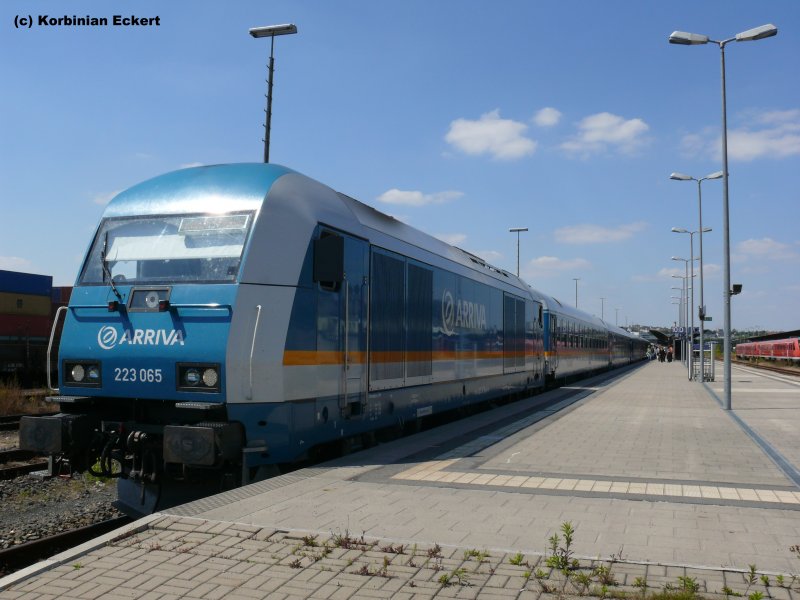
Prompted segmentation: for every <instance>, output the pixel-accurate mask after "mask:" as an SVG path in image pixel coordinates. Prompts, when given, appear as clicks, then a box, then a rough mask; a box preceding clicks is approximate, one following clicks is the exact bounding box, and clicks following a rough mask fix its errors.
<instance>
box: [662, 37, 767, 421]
mask: <svg viewBox="0 0 800 600" xmlns="http://www.w3.org/2000/svg"><path fill="white" fill-rule="evenodd" d="M777 33H778V28H777V27H775V25H772V24H771V23H769V24H767V25H762V26H761V27H756V28H754V29H748V30H747V31H743V32H741V33H737V34H736V36H735V37H732V38H728V39H726V40H722V41H717V40H711V39H709V38H708V36H707V35H701V34H697V33H687V32H685V31H673V32H672V35H670V36H669V43H670V44H680V45H684V46H694V45H697V44H707V43H709V42H711V43H712V44H716V45H717V46H719V51H720V65H721V71H722V228H723V242H722V248H723V254H724V258H725V267H724V277H723V284H722V285H723V289H722V297H723V300H724V302H723V305H724V309H725V315H724V323H723V330H724V332H725V354H724V357H723V361H724V362H723V370H724V377H725V394H724V398H723V408H724V409H725V410H730V409H731V244H730V224H729V221H728V115H727V106H726V104H727V103H726V97H725V45H726V44H728V43H730V42H734V41H735V42H749V41H755V40H762V39H764V38H768V37H772V36H774V35H777Z"/></svg>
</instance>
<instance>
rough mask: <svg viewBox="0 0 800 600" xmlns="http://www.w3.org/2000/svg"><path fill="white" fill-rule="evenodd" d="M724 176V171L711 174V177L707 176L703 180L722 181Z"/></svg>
mask: <svg viewBox="0 0 800 600" xmlns="http://www.w3.org/2000/svg"><path fill="white" fill-rule="evenodd" d="M722 175H723V173H722V171H717V172H716V173H711V175H706V176H705V177H703V179H720V178H722Z"/></svg>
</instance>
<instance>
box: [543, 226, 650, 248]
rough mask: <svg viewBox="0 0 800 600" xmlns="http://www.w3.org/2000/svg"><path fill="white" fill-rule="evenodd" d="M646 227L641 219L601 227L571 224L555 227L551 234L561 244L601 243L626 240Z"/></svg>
mask: <svg viewBox="0 0 800 600" xmlns="http://www.w3.org/2000/svg"><path fill="white" fill-rule="evenodd" d="M646 227H647V223H644V222H641V221H640V222H636V223H629V224H626V225H618V226H617V227H602V226H600V225H591V224H584V225H572V226H570V227H562V228H560V229H556V230H555V232H554V233H553V235H554V236H555V239H556V241H557V242H561V243H563V244H602V243H609V242H621V241H623V240H627V239H629V238H631V237H633V235H634V234H635V233H638V232H640V231H642V230H644V229H645V228H646Z"/></svg>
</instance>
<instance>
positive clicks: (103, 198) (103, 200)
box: [92, 190, 122, 206]
mask: <svg viewBox="0 0 800 600" xmlns="http://www.w3.org/2000/svg"><path fill="white" fill-rule="evenodd" d="M121 191H122V190H115V191H113V192H105V193H103V194H95V195H94V196H92V202H94V203H95V204H99V205H100V206H105V205H106V204H108V203H109V202H111V199H112V198H113V197H114V196H116V195H117V194H119V193H120V192H121Z"/></svg>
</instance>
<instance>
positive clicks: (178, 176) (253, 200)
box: [103, 163, 630, 335]
mask: <svg viewBox="0 0 800 600" xmlns="http://www.w3.org/2000/svg"><path fill="white" fill-rule="evenodd" d="M288 174H295V175H298V176H300V177H305V176H304V175H302V174H300V173H298V172H296V171H293V170H292V169H289V168H287V167H284V166H281V165H276V164H272V163H270V164H264V163H238V164H221V165H207V166H200V167H191V168H188V169H181V170H179V171H172V172H170V173H166V174H164V175H159V176H157V177H154V178H152V179H149V180H147V181H144V182H142V183H139V184H137V185H135V186H133V187H131V188H129V189H127V190H125V191H124V192H121V193H120V194H118V195H117V196H116V197H114V199H113V200H111V202H110V203H109V204H108V206H107V207H106V210H105V213H104V215H103V216H104V217H124V216H134V215H145V214H179V213H184V212H195V213H198V212H200V213H202V212H210V213H215V212H223V211H226V212H227V211H233V210H256V211H258V210H260V209H261V207H262V205H263V203H264V200H265V198H266V196H267V193H268V192H269V190H270V188H271V187H272V185H273V184H274V183H275V182H276V181H277V180H278V179H280V178H281V177H283V176H284V175H288ZM328 189H330V188H328ZM335 193H336V194H337V196H338V197H339V199H340V201H341V202H342V203H343V204H344V206H345V207H346V208H348V209H349V213H350V214H351V215H352V216H353V217H354V218H355V219H356V220H357V221H358V222H359V223H360V224H361V225H362V226H363V227H366V228H369V229H372V230H374V231H378V232H380V233H382V234H384V235H386V236H389V237H392V238H395V239H398V240H402V241H403V242H405V243H409V244H412V245H414V246H416V247H418V248H420V249H422V250H425V251H428V252H431V253H433V254H436V255H438V256H441V257H444V258H446V259H448V260H451V261H453V262H455V263H458V264H461V265H464V266H465V267H467V268H469V269H471V270H473V271H476V272H479V273H483V274H484V275H486V276H489V277H492V278H494V279H496V280H499V281H504V282H505V283H507V284H509V285H511V286H513V287H516V288H520V289H523V290H526V291H527V292H528V293H530V294H531V295H532V296H533V297H534V298H535V299H537V300H539V301H540V302H542V303H543V304H544V305H545V307H546V308H547V309H549V310H553V311H555V312H558V313H560V314H566V315H569V316H572V317H574V318H578V319H581V320H583V321H588V322H590V323H593V324H595V325H598V326H601V327H606V328H608V329H611V330H615V329H616V330H618V332H619V333H621V334H628V332H627V331H625V330H623V329H620V328H617V327H615V326H613V325H609V324H608V323H605V322H604V321H602V320H600V319H599V318H597V317H594V316H592V315H589V314H588V313H585V312H583V311H580V310H577V309H575V308H572V307H570V306H568V305H565V304H562V303H561V302H559V301H558V300H556V299H555V298H553V297H551V296H548V295H546V294H543V293H541V292H539V291H538V290H535V289H533V288H532V287H530V286H529V285H528V284H527V283H525V282H524V281H523V280H522V279H520V278H518V277H517V276H516V275H514V274H513V273H509V272H508V271H505V270H504V269H500V268H498V267H495V266H493V265H491V264H489V263H487V262H486V261H485V260H483V259H482V258H480V257H479V256H476V255H474V254H472V253H470V252H468V251H466V250H463V249H461V248H458V247H456V246H452V245H450V244H447V243H446V242H443V241H441V240H439V239H437V238H435V237H433V236H431V235H428V234H426V233H424V232H422V231H420V230H418V229H415V228H414V227H411V226H410V225H406V224H405V223H403V222H402V221H399V220H397V219H395V218H394V217H392V216H390V215H387V214H385V213H382V212H380V211H379V210H377V209H375V208H373V207H372V206H369V205H368V204H364V203H363V202H361V201H359V200H356V199H354V198H351V197H350V196H347V195H345V194H341V193H338V192H335ZM628 335H630V334H628Z"/></svg>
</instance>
